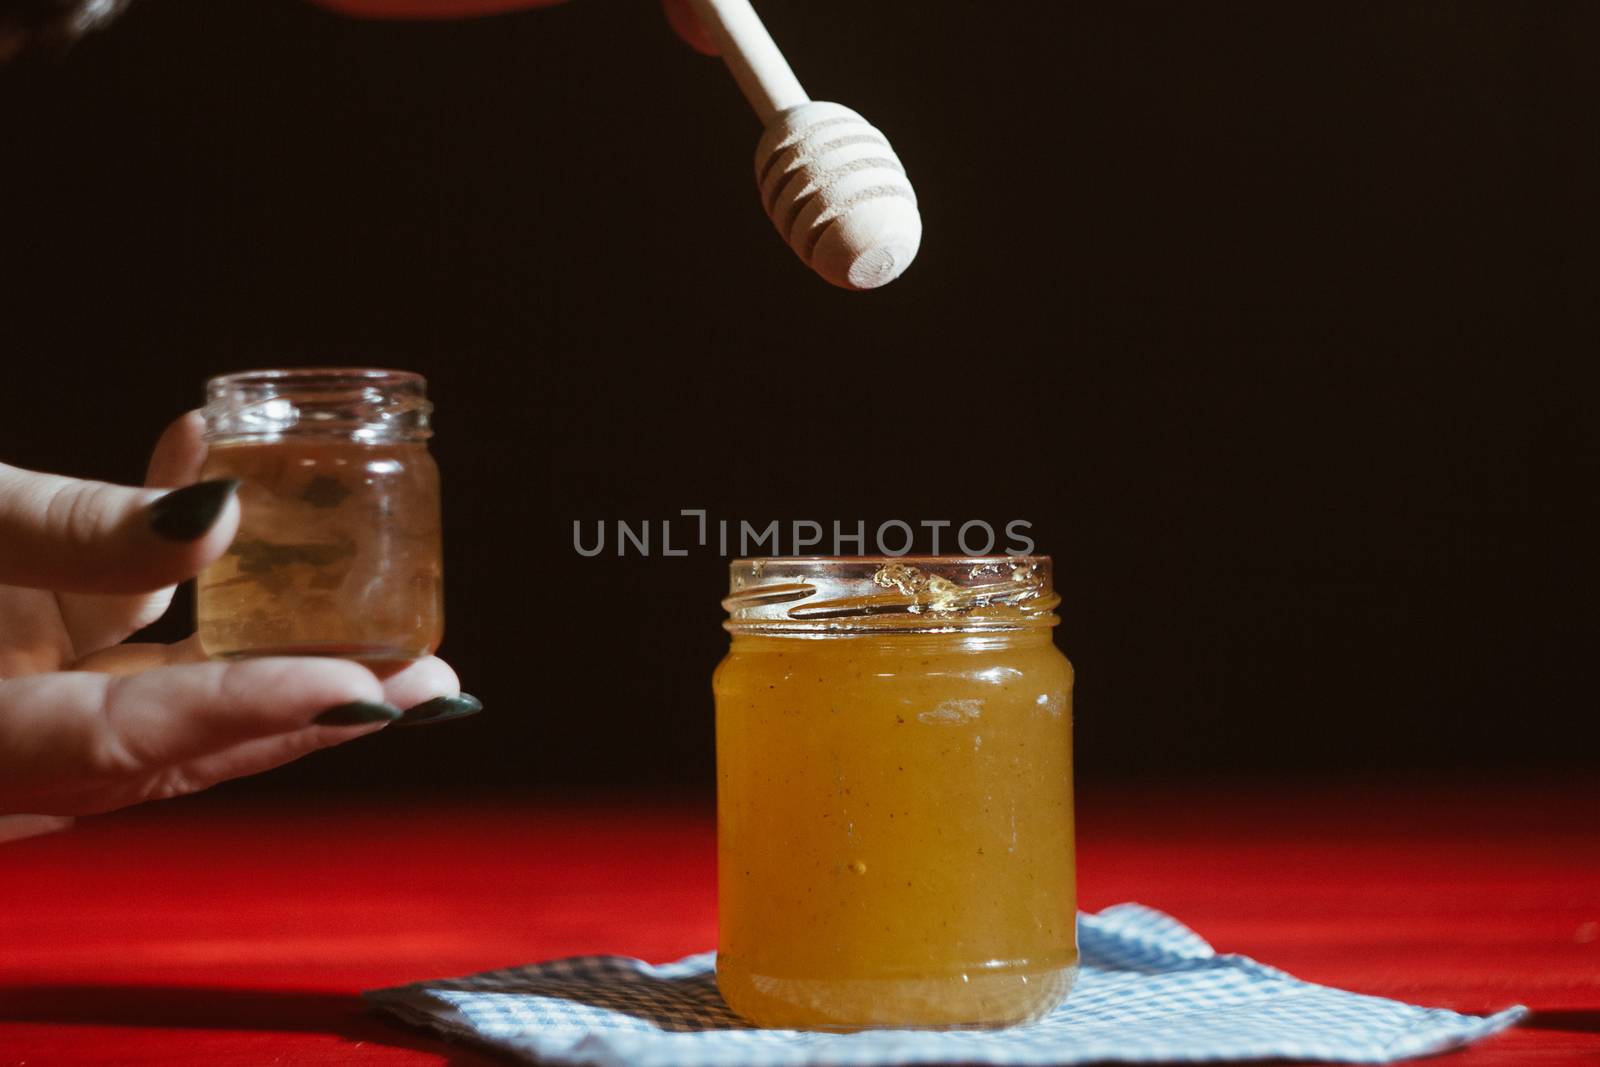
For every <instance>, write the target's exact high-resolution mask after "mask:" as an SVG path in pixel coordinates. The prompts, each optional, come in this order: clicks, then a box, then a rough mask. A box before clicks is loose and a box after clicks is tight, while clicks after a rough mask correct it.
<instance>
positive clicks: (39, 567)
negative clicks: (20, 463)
mask: <svg viewBox="0 0 1600 1067" xmlns="http://www.w3.org/2000/svg"><path fill="white" fill-rule="evenodd" d="M238 486H239V483H238V482H237V481H235V480H233V479H231V478H230V479H220V480H217V481H209V482H199V483H197V484H195V485H190V486H186V487H185V488H183V489H178V490H174V491H171V492H162V491H160V490H153V489H130V488H126V487H124V486H120V485H108V484H106V483H105V482H89V481H80V480H79V479H76V478H62V477H59V476H57V475H54V474H36V473H34V472H32V471H25V470H19V469H18V468H16V467H8V466H6V465H5V464H0V585H20V586H26V587H29V588H33V589H49V590H52V591H54V592H58V593H137V592H143V591H146V590H151V589H160V588H163V587H165V586H169V585H176V584H177V583H178V582H181V581H183V580H184V579H186V578H191V577H193V576H194V575H195V574H197V573H199V571H200V569H201V568H202V567H204V566H205V565H206V564H207V563H210V562H211V561H212V560H214V559H216V558H217V557H218V556H220V555H222V553H223V552H224V551H225V550H226V549H227V547H228V543H229V542H230V541H231V540H233V535H234V531H235V530H237V529H238V525H239V505H238V504H237V503H236V502H235V501H234V491H235V490H236V489H237V488H238Z"/></svg>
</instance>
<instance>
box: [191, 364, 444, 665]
mask: <svg viewBox="0 0 1600 1067" xmlns="http://www.w3.org/2000/svg"><path fill="white" fill-rule="evenodd" d="M430 411H431V405H430V404H429V402H428V400H427V397H426V384H425V382H424V381H423V379H422V378H421V377H420V376H418V375H415V374H410V373H406V372H401V371H386V370H366V369H330V370H279V371H251V372H247V373H242V374H230V375H226V376H224V377H220V378H214V379H212V380H211V381H210V382H209V383H208V384H207V405H206V408H205V412H204V414H205V418H206V439H207V443H208V447H209V451H208V454H207V458H206V462H205V467H204V472H203V477H205V478H237V479H239V481H240V485H239V506H240V520H239V532H238V534H237V535H236V536H235V537H234V540H233V543H232V545H230V546H229V548H228V551H227V553H226V554H225V555H223V556H222V558H220V559H219V560H217V561H216V562H215V563H213V564H212V565H211V566H209V567H207V568H206V569H205V571H203V572H202V573H201V575H200V577H199V581H198V583H197V587H196V589H197V592H196V615H197V621H198V630H199V634H200V643H201V645H202V647H203V648H204V649H205V651H206V653H207V654H208V655H211V656H216V657H238V656H268V655H321V656H341V657H346V658H349V659H356V660H361V661H363V662H367V663H372V664H375V665H376V664H383V663H389V662H394V661H403V660H411V659H416V658H418V657H421V656H425V655H428V654H429V653H430V652H432V651H433V650H434V649H435V648H436V647H438V644H439V640H440V638H441V637H442V636H443V623H444V612H443V583H442V568H441V564H440V537H439V473H438V468H437V467H436V466H435V464H434V462H433V458H432V456H430V455H429V453H428V447H427V439H428V437H429V435H430V430H429V426H428V416H429V413H430Z"/></svg>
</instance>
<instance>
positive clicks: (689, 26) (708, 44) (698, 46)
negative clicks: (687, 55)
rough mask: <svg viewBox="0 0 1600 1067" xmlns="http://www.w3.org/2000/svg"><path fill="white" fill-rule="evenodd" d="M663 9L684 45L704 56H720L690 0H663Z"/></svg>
mask: <svg viewBox="0 0 1600 1067" xmlns="http://www.w3.org/2000/svg"><path fill="white" fill-rule="evenodd" d="M661 7H662V10H663V11H664V12H665V13H666V16H667V24H668V25H669V26H671V27H672V29H673V32H675V33H676V34H677V35H678V36H679V37H681V38H683V43H684V44H687V45H688V46H689V47H690V48H693V49H694V50H695V51H696V52H699V53H700V54H701V55H703V56H714V55H717V54H718V48H717V43H716V41H714V40H712V39H711V34H709V33H707V32H706V28H705V26H704V25H702V24H701V22H700V18H699V16H697V15H696V14H695V13H694V8H692V7H690V6H689V0H661Z"/></svg>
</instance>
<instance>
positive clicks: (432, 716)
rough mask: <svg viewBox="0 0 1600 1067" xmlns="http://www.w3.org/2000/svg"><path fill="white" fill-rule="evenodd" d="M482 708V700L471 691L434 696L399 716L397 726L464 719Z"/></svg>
mask: <svg viewBox="0 0 1600 1067" xmlns="http://www.w3.org/2000/svg"><path fill="white" fill-rule="evenodd" d="M482 710H483V701H481V700H479V699H478V698H477V697H475V696H473V695H472V694H471V693H460V694H458V695H456V696H453V697H434V698H433V699H432V700H424V701H423V702H422V703H421V704H418V705H417V706H416V707H414V708H409V709H407V710H406V712H405V714H404V715H401V716H400V721H399V722H398V723H396V724H395V725H397V726H421V725H422V724H423V723H435V722H444V721H445V720H446V719H464V718H466V717H467V716H468V715H476V714H478V712H480V711H482Z"/></svg>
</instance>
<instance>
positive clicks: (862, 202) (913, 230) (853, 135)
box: [756, 100, 922, 289]
mask: <svg viewBox="0 0 1600 1067" xmlns="http://www.w3.org/2000/svg"><path fill="white" fill-rule="evenodd" d="M756 184H757V185H758V186H759V188H760V190H761V204H762V207H764V208H765V209H766V212H767V216H768V217H769V218H771V219H772V224H773V225H774V226H776V227H777V229H778V233H779V234H781V235H782V237H783V239H784V240H785V241H787V242H788V243H789V247H790V248H792V249H794V251H795V254H796V255H798V256H799V257H800V258H801V259H802V260H803V261H804V262H805V263H806V265H807V266H809V267H811V268H812V269H813V270H815V271H816V272H817V273H818V274H820V275H822V276H823V277H824V278H825V279H827V280H828V281H830V282H832V283H833V284H834V285H837V286H841V287H843V288H845V289H876V288H877V287H878V286H880V285H886V284H888V283H889V282H891V281H893V280H894V279H896V278H898V277H899V276H900V274H901V272H903V271H904V270H905V269H906V268H907V267H908V266H910V265H911V261H912V259H914V258H916V254H917V248H918V247H919V246H920V245H921V243H922V216H921V214H919V213H918V211H917V194H916V193H915V192H914V191H913V190H912V188H911V183H910V181H908V180H907V178H906V171H905V167H904V166H902V165H901V163H900V159H899V157H898V156H896V155H895V153H894V149H893V148H892V147H891V146H890V145H889V141H888V139H887V138H886V137H884V136H883V134H881V133H879V132H878V130H877V129H876V128H875V127H873V126H871V125H870V124H869V123H868V122H867V121H866V120H865V119H863V118H862V117H861V116H860V115H858V114H856V113H855V112H854V111H852V110H850V109H849V108H847V107H843V106H841V105H839V104H830V103H827V102H825V101H821V100H813V101H811V102H810V103H806V104H801V105H800V106H798V107H793V108H790V109H789V110H787V111H784V112H782V113H781V114H779V115H778V117H777V118H776V119H774V120H773V122H772V125H770V126H769V127H767V131H766V133H765V134H763V135H762V137H761V141H760V143H759V144H757V145H756Z"/></svg>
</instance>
